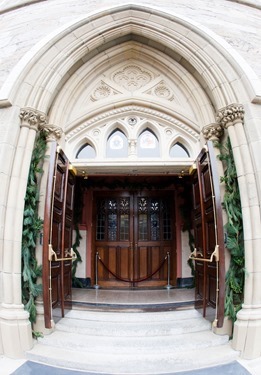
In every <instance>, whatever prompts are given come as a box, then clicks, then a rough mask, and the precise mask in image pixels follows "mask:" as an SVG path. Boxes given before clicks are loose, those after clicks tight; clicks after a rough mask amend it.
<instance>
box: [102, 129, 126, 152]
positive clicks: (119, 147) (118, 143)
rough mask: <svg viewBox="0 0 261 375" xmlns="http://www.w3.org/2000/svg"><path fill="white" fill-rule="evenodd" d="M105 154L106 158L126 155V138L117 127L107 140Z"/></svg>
mask: <svg viewBox="0 0 261 375" xmlns="http://www.w3.org/2000/svg"><path fill="white" fill-rule="evenodd" d="M106 156H107V157H108V158H120V157H123V158H126V157H128V140H127V137H126V135H125V134H124V133H123V132H122V131H121V130H119V129H116V130H114V131H113V132H112V133H111V135H110V136H109V138H108V140H107V149H106Z"/></svg>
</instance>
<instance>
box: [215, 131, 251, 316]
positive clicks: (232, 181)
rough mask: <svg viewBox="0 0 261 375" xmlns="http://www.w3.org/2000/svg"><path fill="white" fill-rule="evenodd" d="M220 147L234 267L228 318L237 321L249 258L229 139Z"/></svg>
mask: <svg viewBox="0 0 261 375" xmlns="http://www.w3.org/2000/svg"><path fill="white" fill-rule="evenodd" d="M216 146H217V147H218V148H219V150H220V155H219V159H220V160H221V161H222V162H223V163H224V166H225V171H224V177H221V182H224V184H225V195H224V201H223V208H224V209H225V210H226V213H227V217H228V222H227V224H226V225H225V230H226V234H227V242H226V247H227V249H228V250H229V252H230V255H231V259H230V267H229V270H228V271H227V274H226V300H225V315H226V316H228V317H229V318H230V319H231V320H232V321H233V322H234V321H235V320H236V314H237V312H238V311H239V310H240V309H241V307H242V303H243V297H244V296H243V292H244V280H245V258H244V238H243V221H242V210H241V201H240V193H239V187H238V181H237V172H236V167H235V162H234V158H233V152H232V147H231V143H230V140H229V138H228V140H227V142H226V144H225V145H221V144H219V143H217V144H216Z"/></svg>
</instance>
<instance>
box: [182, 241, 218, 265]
mask: <svg viewBox="0 0 261 375" xmlns="http://www.w3.org/2000/svg"><path fill="white" fill-rule="evenodd" d="M198 255H201V256H203V255H202V253H201V252H199V251H197V249H194V251H193V252H192V253H191V254H190V256H189V259H192V260H200V261H201V262H210V263H211V262H213V258H215V261H216V262H219V245H216V246H215V250H214V251H213V253H212V254H211V256H210V258H209V259H206V258H199V257H198Z"/></svg>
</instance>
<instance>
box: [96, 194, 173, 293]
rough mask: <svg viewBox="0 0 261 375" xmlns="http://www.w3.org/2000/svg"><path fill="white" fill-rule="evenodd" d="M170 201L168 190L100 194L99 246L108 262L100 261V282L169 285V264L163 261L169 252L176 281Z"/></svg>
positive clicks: (97, 225)
mask: <svg viewBox="0 0 261 375" xmlns="http://www.w3.org/2000/svg"><path fill="white" fill-rule="evenodd" d="M165 195H166V196H167V198H166V197H165ZM170 202H172V197H170V193H168V194H166V192H161V193H160V194H159V193H158V192H157V193H146V195H145V194H143V195H141V194H140V195H138V194H137V193H135V194H130V193H127V192H124V193H121V192H118V193H110V192H109V193H106V194H104V193H97V194H96V196H95V204H94V207H95V210H96V213H95V222H96V225H95V233H94V237H95V249H96V251H98V253H99V256H100V257H101V260H102V262H104V266H102V265H99V270H98V280H99V285H101V286H105V287H106V286H107V287H109V286H112V283H114V284H113V285H115V286H118V287H121V286H125V287H126V286H131V285H132V286H135V287H138V286H141V287H144V286H155V287H157V286H162V285H166V281H167V264H164V265H163V264H162V263H163V261H164V258H165V256H166V254H167V252H169V253H171V254H172V256H171V262H172V263H171V264H172V267H171V272H172V281H173V282H174V284H175V283H176V278H175V276H174V275H175V269H176V263H175V248H174V231H173V229H172V223H173V220H171V216H173V215H172V213H171V214H169V213H168V212H169V211H170V210H171V205H173V203H171V205H170ZM173 211H174V207H173ZM112 213H113V215H114V216H113V215H112ZM110 215H111V216H110ZM122 223H124V224H122ZM126 223H127V224H128V225H126ZM119 228H120V229H119ZM116 240H117V241H116ZM160 265H162V267H161V268H160V270H159V271H157V270H158V269H159V267H160ZM106 268H107V270H106ZM108 269H109V270H110V271H111V272H108ZM155 271H157V272H156V273H155ZM112 274H114V276H112ZM148 276H149V277H148ZM146 279H147V280H146Z"/></svg>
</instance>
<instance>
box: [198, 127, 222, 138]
mask: <svg viewBox="0 0 261 375" xmlns="http://www.w3.org/2000/svg"><path fill="white" fill-rule="evenodd" d="M202 134H203V136H204V138H205V139H206V140H210V141H219V140H220V138H221V137H222V135H223V134H224V129H223V127H222V126H221V125H220V124H217V123H213V124H209V125H206V126H204V128H203V129H202Z"/></svg>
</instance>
